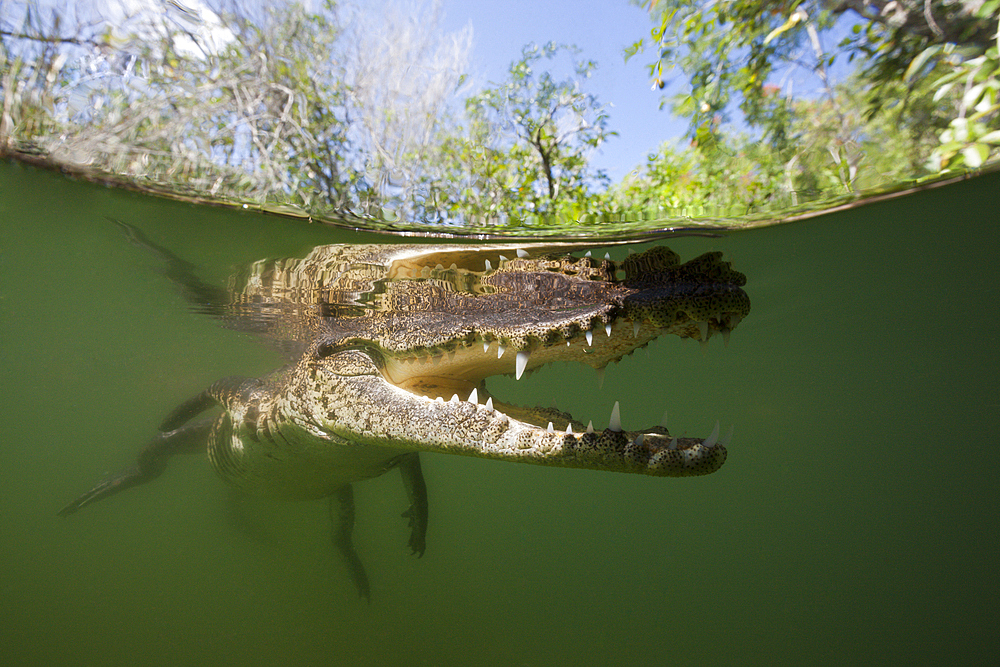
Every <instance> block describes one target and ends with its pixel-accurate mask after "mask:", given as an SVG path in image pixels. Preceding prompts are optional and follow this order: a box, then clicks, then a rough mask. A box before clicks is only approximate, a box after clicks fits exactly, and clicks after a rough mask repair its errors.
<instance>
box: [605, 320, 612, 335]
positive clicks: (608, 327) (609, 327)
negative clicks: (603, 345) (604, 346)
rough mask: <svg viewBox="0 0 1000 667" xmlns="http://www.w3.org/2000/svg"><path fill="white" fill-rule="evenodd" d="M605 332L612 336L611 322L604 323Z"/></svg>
mask: <svg viewBox="0 0 1000 667" xmlns="http://www.w3.org/2000/svg"><path fill="white" fill-rule="evenodd" d="M604 333H606V334H608V338H611V322H608V323H607V324H605V325H604Z"/></svg>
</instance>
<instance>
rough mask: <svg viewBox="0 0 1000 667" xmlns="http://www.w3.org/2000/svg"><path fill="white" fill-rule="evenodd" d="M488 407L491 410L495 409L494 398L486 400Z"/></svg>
mask: <svg viewBox="0 0 1000 667" xmlns="http://www.w3.org/2000/svg"><path fill="white" fill-rule="evenodd" d="M486 407H487V408H489V409H490V410H492V409H493V397H492V396H490V397H489V398H487V399H486Z"/></svg>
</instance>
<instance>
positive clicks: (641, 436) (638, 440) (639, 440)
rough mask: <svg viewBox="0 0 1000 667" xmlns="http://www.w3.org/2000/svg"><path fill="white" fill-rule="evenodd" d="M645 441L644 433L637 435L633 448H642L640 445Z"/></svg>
mask: <svg viewBox="0 0 1000 667" xmlns="http://www.w3.org/2000/svg"><path fill="white" fill-rule="evenodd" d="M645 439H646V434H645V433H640V434H639V435H637V436H635V446H636V447H642V443H643V441H644V440H645Z"/></svg>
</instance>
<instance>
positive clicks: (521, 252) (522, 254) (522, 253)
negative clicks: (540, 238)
mask: <svg viewBox="0 0 1000 667" xmlns="http://www.w3.org/2000/svg"><path fill="white" fill-rule="evenodd" d="M517 256H518V257H521V258H524V257H527V256H528V251H527V250H524V249H523V248H518V249H517Z"/></svg>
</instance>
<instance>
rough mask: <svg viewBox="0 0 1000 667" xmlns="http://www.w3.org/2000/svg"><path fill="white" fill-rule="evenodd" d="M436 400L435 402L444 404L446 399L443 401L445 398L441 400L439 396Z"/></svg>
mask: <svg viewBox="0 0 1000 667" xmlns="http://www.w3.org/2000/svg"><path fill="white" fill-rule="evenodd" d="M434 400H435V401H437V402H438V403H444V399H443V398H441V397H440V396H438V397H437V398H435V399H434Z"/></svg>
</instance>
